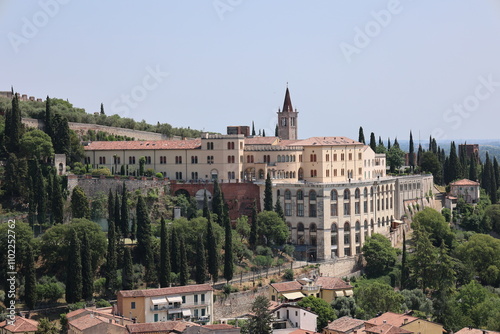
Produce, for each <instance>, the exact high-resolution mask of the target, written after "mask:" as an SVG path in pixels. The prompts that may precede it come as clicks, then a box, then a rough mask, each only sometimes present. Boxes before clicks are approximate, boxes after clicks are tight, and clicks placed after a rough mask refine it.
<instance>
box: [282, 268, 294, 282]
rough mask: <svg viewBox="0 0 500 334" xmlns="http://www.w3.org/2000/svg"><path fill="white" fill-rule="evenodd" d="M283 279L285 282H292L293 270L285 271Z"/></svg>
mask: <svg viewBox="0 0 500 334" xmlns="http://www.w3.org/2000/svg"><path fill="white" fill-rule="evenodd" d="M283 279H286V280H287V281H292V280H293V270H292V269H286V270H285V273H284V274H283Z"/></svg>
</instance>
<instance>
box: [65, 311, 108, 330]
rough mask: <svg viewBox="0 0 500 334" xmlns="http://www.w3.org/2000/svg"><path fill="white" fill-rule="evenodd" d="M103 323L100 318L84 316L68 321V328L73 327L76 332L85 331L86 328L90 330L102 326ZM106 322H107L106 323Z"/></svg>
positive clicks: (89, 315)
mask: <svg viewBox="0 0 500 334" xmlns="http://www.w3.org/2000/svg"><path fill="white" fill-rule="evenodd" d="M103 322H105V321H104V320H102V319H100V317H96V316H93V315H91V314H87V315H84V316H83V317H80V318H77V319H74V320H70V321H69V322H68V323H69V325H70V326H73V327H75V328H76V329H78V330H81V331H83V330H85V329H87V328H91V327H94V326H97V325H100V324H102V323H103ZM106 322H108V321H106Z"/></svg>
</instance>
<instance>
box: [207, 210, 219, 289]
mask: <svg viewBox="0 0 500 334" xmlns="http://www.w3.org/2000/svg"><path fill="white" fill-rule="evenodd" d="M207 255H208V272H209V274H210V275H211V276H212V281H213V283H216V282H217V280H218V279H219V256H218V253H217V241H216V240H215V235H214V230H213V226H212V222H211V221H210V219H208V221H207Z"/></svg>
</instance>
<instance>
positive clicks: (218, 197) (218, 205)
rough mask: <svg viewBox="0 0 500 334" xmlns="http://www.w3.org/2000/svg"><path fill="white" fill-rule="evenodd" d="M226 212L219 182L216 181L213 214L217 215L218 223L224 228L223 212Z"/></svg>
mask: <svg viewBox="0 0 500 334" xmlns="http://www.w3.org/2000/svg"><path fill="white" fill-rule="evenodd" d="M223 210H224V200H223V198H222V191H221V188H220V185H219V181H218V180H217V179H214V195H213V197H212V212H213V213H215V214H217V217H218V218H217V221H218V222H219V224H220V225H221V226H222V224H221V222H222V219H221V218H222V211H223Z"/></svg>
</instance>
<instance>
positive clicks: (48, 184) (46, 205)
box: [45, 168, 55, 225]
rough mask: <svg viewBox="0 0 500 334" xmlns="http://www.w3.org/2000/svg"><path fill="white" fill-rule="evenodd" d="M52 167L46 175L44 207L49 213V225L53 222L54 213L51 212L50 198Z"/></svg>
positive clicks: (52, 189)
mask: <svg viewBox="0 0 500 334" xmlns="http://www.w3.org/2000/svg"><path fill="white" fill-rule="evenodd" d="M54 176H55V173H54V169H52V168H51V169H49V171H48V174H47V177H46V179H45V180H46V187H45V189H46V195H47V201H46V202H45V207H46V210H47V212H48V213H49V222H50V225H53V224H54V215H53V214H52V199H53V198H54V194H53V192H54Z"/></svg>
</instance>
